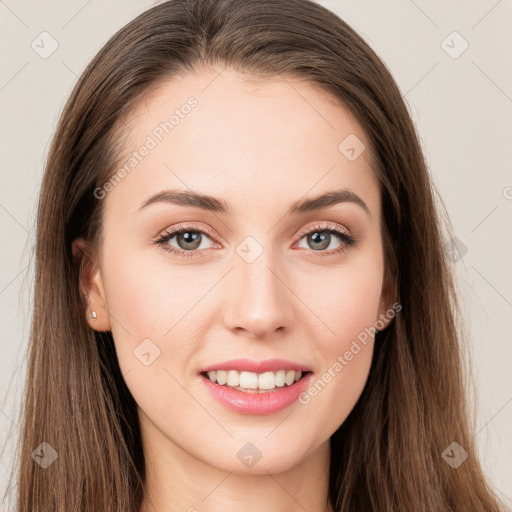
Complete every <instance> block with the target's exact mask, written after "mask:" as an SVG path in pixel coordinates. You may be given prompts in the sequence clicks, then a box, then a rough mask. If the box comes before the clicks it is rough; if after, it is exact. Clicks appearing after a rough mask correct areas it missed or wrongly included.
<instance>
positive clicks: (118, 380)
mask: <svg viewBox="0 0 512 512" xmlns="http://www.w3.org/2000/svg"><path fill="white" fill-rule="evenodd" d="M36 273H37V274H36V275H37V278H36V285H35V304H34V319H33V327H32V333H31V346H30V348H31V352H30V361H29V371H28V379H27V389H26V403H25V410H24V423H23V432H24V434H23V438H22V439H21V443H20V467H19V491H18V501H19V503H18V510H19V511H26V510H48V511H50V510H52V511H66V512H67V511H70V510H76V511H78V510H80V511H91V512H92V511H95V512H97V511H107V510H108V511H119V512H121V511H123V512H125V511H134V512H135V511H139V512H160V511H164V510H165V511H169V510H171V511H174V510H190V511H192V510H207V511H216V510H224V511H225V510H239V508H240V507H244V508H245V509H246V510H260V509H261V508H262V507H266V508H267V509H269V510H272V511H281V510H283V511H284V510H287V511H288V510H311V511H313V510H314V511H360V510H364V511H367V510H373V511H379V512H381V511H394V510H396V511H403V510H408V511H409V510H415V511H416V510H418V511H419V510H425V511H427V510H428V511H446V512H447V511H464V512H468V511H498V510H501V505H500V504H499V502H498V499H497V498H496V497H495V496H494V495H493V493H492V491H491V488H490V486H489V484H488V483H487V482H486V480H485V477H484V475H483V472H482V469H481V467H480V465H479V463H478V461H477V459H476V452H475V446H474V443H473V440H472V439H473V437H472V433H471V430H470V426H469V421H468V411H467V408H466V403H465V401H464V388H463V368H462V363H461V360H460V355H459V337H460V335H459V333H458V328H457V314H458V313H457V312H458V309H457V301H456V296H455V294H454V288H453V282H452V276H451V274H450V269H449V268H448V266H447V263H446V261H445V258H444V255H443V252H442V238H441V224H440V218H439V214H438V213H437V211H436V209H435V205H434V198H433V193H432V184H431V181H430V178H429V175H428V171H427V168H426V164H425V161H424V158H423V155H422V153H421V150H420V145H419V143H418V138H417V135H416V133H415V129H414V126H413V123H412V121H411V119H410V117H409V115H408V112H407V109H406V107H405V105H404V102H403V99H402V97H401V95H400V92H399V90H398V88H397V87H396V85H395V83H394V81H393V79H392V77H391V75H390V74H389V71H388V70H387V69H386V67H385V66H384V64H383V63H382V62H381V61H380V60H379V58H378V57H377V56H376V55H375V53H374V52H373V51H372V50H371V49H370V48H369V47H368V45H367V44H366V43H365V42H364V41H363V40H362V39H361V38H360V37H359V36H358V35H357V34H356V33H355V32H354V31H353V30H352V29H351V28H350V27H348V26H347V25H346V23H344V22H343V21H342V20H341V19H339V18H338V17H336V16H335V15H334V14H333V13H331V12H330V11H328V10H326V9H325V8H322V7H321V6H319V5H317V4H315V3H313V2H310V1H308V0H287V1H282V0H263V1H258V2H246V1H244V0H197V1H185V0H171V1H168V2H164V3H162V4H160V5H158V6H156V7H153V8H152V9H150V10H148V11H146V12H145V13H143V14H142V15H140V16H139V17H137V18H136V19H135V20H133V21H132V22H131V23H129V24H128V25H127V26H125V27H124V28H123V29H121V30H120V31H119V32H118V33H117V34H116V35H114V36H113V38H112V39H111V40H110V41H109V42H108V43H107V44H106V45H105V47H104V48H103V49H102V50H101V51H100V52H99V54H98V55H97V56H96V57H95V58H94V59H93V61H92V62H91V63H90V65H89V66H88V68H87V69H86V71H85V72H84V73H83V75H82V77H81V78H80V80H79V82H78V84H77V85H76V87H75V89H74V91H73V93H72V95H71V97H70V99H69V101H68V103H67V105H66V107H65V110H64V112H63V114H62V117H61V120H60V123H59V126H58V128H57V132H56V134H55V137H54V140H53V143H52V146H51V149H50V154H49V157H48V163H47V168H46V172H45V176H44V180H43V184H42V190H41V200H40V205H39V212H38V236H37V262H36ZM447 410H448V411H450V414H447V413H446V411H447Z"/></svg>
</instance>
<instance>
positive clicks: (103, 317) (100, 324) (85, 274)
mask: <svg viewBox="0 0 512 512" xmlns="http://www.w3.org/2000/svg"><path fill="white" fill-rule="evenodd" d="M72 251H73V257H74V258H75V260H76V261H77V262H78V263H79V265H80V288H81V292H82V295H83V296H84V298H85V300H86V302H87V311H84V315H85V317H86V318H87V323H88V324H89V326H90V327H91V328H92V329H94V330H95V331H100V332H105V331H110V330H111V326H110V315H109V312H108V304H107V300H106V297H105V290H104V288H103V281H102V277H101V270H100V268H99V266H98V263H97V262H96V261H95V258H94V256H93V254H94V252H93V250H92V246H91V244H90V243H89V242H86V241H85V240H84V239H83V238H77V239H76V240H74V241H73V243H72ZM92 312H95V313H96V316H95V317H94V315H93V313H92Z"/></svg>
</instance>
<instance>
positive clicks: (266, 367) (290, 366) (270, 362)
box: [199, 359, 311, 373]
mask: <svg viewBox="0 0 512 512" xmlns="http://www.w3.org/2000/svg"><path fill="white" fill-rule="evenodd" d="M215 370H237V371H239V372H243V371H246V372H254V373H264V372H276V371H278V370H295V371H297V372H309V371H311V370H310V369H309V368H308V367H307V366H305V365H303V364H300V363H295V362H293V361H287V360H286V359H266V360H265V361H254V360H252V359H231V360H230V361H224V362H222V363H216V364H212V365H209V366H205V367H204V368H201V370H199V372H200V373H204V372H212V371H215Z"/></svg>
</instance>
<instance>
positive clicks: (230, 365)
mask: <svg viewBox="0 0 512 512" xmlns="http://www.w3.org/2000/svg"><path fill="white" fill-rule="evenodd" d="M215 370H237V371H239V372H244V371H245V372H253V373H264V372H277V371H278V370H295V371H296V372H310V371H311V368H308V367H307V366H304V365H303V364H300V363H294V362H293V361H287V360H285V359H267V360H265V361H253V360H252V359H231V360H230V361H224V362H223V363H218V364H212V365H210V366H206V367H205V368H201V370H199V373H205V372H212V371H215ZM299 382H300V381H299ZM290 387H291V386H290Z"/></svg>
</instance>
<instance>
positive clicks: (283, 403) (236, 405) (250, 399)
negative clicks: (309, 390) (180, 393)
mask: <svg viewBox="0 0 512 512" xmlns="http://www.w3.org/2000/svg"><path fill="white" fill-rule="evenodd" d="M311 375H312V373H307V374H306V375H304V376H303V377H302V378H301V379H300V380H299V381H297V382H295V383H294V384H292V385H291V386H283V387H282V388H274V390H272V391H269V392H268V393H250V392H249V393H245V392H243V391H238V390H236V389H233V388H230V387H227V386H221V385H220V384H217V383H214V382H212V381H211V380H210V379H209V378H208V377H205V376H203V375H201V376H200V377H201V380H202V381H203V382H204V385H205V386H206V388H207V389H208V391H209V392H210V393H211V395H212V396H213V398H215V399H216V400H218V401H219V402H220V403H221V404H222V405H224V406H225V407H227V408H228V409H230V410H232V411H236V412H238V413H241V414H273V413H275V412H278V411H281V410H283V409H285V408H286V407H288V406H289V405H291V404H293V403H294V402H295V401H296V400H297V398H298V397H299V395H300V394H301V393H302V392H303V391H304V390H305V389H306V387H307V385H308V382H309V380H310V378H311Z"/></svg>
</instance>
